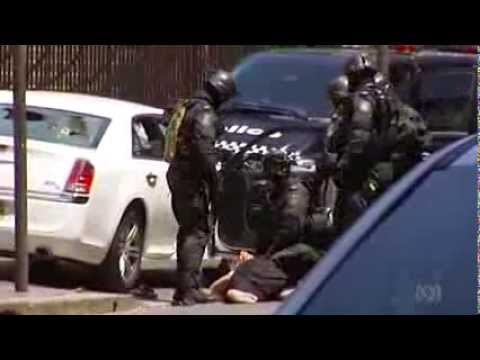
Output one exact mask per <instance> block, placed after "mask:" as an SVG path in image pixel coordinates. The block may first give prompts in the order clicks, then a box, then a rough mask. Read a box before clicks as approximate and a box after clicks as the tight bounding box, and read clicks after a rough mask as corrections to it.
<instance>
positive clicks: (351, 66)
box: [345, 54, 377, 89]
mask: <svg viewBox="0 0 480 360" xmlns="http://www.w3.org/2000/svg"><path fill="white" fill-rule="evenodd" d="M376 73H377V67H376V65H375V64H374V62H373V61H372V59H371V58H370V57H369V56H368V55H367V54H359V55H355V56H353V57H352V58H351V59H350V60H348V61H347V63H346V65H345V75H346V76H347V77H348V80H349V85H350V88H351V89H352V88H355V87H356V86H357V85H358V84H359V83H360V82H362V81H363V80H364V79H366V78H373V76H374V75H375V74H376Z"/></svg>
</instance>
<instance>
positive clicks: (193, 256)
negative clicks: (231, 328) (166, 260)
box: [167, 70, 236, 306]
mask: <svg viewBox="0 0 480 360" xmlns="http://www.w3.org/2000/svg"><path fill="white" fill-rule="evenodd" d="M235 94H236V85H235V81H234V79H233V77H232V75H231V74H230V73H228V72H225V71H221V70H220V71H217V72H215V73H213V74H211V75H210V76H209V77H208V78H207V80H206V81H205V83H204V89H203V90H202V91H200V92H199V93H198V94H197V95H196V96H195V97H194V98H193V99H191V102H190V105H189V107H188V109H187V113H186V115H185V118H184V120H183V122H182V124H181V125H180V128H179V130H178V138H177V151H176V154H175V157H174V159H173V161H172V162H171V165H170V168H169V170H168V173H167V180H168V184H169V187H170V190H171V193H172V207H173V212H174V214H175V217H176V219H177V222H178V224H179V231H178V234H177V275H178V278H177V289H176V291H175V294H174V297H173V304H174V305H184V306H185V305H186V306H188V305H194V304H196V303H203V302H208V301H210V300H212V299H210V298H209V297H208V296H207V295H205V293H204V292H202V291H201V290H200V270H201V264H202V259H203V255H204V252H205V248H206V245H207V244H208V241H209V234H210V231H211V230H212V229H211V228H210V225H211V224H210V221H209V215H210V209H211V207H212V206H214V205H215V201H214V197H215V196H216V192H217V183H218V181H217V172H216V163H217V157H216V151H215V140H216V138H217V136H218V135H219V134H220V132H221V127H220V125H219V123H218V117H217V113H216V112H217V109H218V108H219V107H220V106H221V105H222V104H223V103H224V102H226V101H228V100H229V99H231V98H232V97H233V96H234V95H235Z"/></svg>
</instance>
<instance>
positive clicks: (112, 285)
mask: <svg viewBox="0 0 480 360" xmlns="http://www.w3.org/2000/svg"><path fill="white" fill-rule="evenodd" d="M144 234H145V220H144V217H143V215H142V214H141V212H140V211H139V210H138V209H136V208H130V209H128V210H127V212H126V213H125V214H124V216H123V218H122V220H121V222H120V225H119V226H118V228H117V231H116V233H115V236H114V238H113V241H112V245H111V246H110V250H109V252H108V254H107V257H106V258H105V260H104V261H103V263H102V265H101V267H100V272H101V279H102V283H101V285H100V286H101V287H102V289H105V290H108V291H114V292H127V291H128V290H131V289H132V288H134V287H135V285H136V284H137V282H138V280H139V278H140V273H141V262H142V253H143V245H144Z"/></svg>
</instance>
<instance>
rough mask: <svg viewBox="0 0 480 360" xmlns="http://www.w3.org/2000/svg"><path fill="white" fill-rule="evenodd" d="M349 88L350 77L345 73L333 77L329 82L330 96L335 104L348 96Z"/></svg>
mask: <svg viewBox="0 0 480 360" xmlns="http://www.w3.org/2000/svg"><path fill="white" fill-rule="evenodd" d="M348 90H349V87H348V77H346V76H345V75H342V76H339V77H337V78H335V79H333V80H332V81H331V82H330V84H328V96H329V97H330V100H331V101H332V103H333V105H334V106H337V104H338V103H339V102H341V101H342V100H343V99H346V98H348V95H349V91H348Z"/></svg>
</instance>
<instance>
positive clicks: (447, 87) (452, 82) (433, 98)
mask: <svg viewBox="0 0 480 360" xmlns="http://www.w3.org/2000/svg"><path fill="white" fill-rule="evenodd" d="M474 86H475V74H474V73H473V72H467V71H455V72H449V73H442V74H439V73H426V74H424V75H423V76H422V77H421V79H420V82H419V84H417V93H418V95H417V99H418V100H417V101H416V104H415V107H416V108H417V109H418V110H419V111H420V113H421V114H422V115H423V117H424V118H425V121H426V122H427V124H428V126H429V128H430V130H432V131H465V132H466V131H468V129H469V126H470V125H471V124H470V122H471V121H473V120H474V119H473V118H472V117H474V116H475V102H474Z"/></svg>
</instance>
